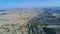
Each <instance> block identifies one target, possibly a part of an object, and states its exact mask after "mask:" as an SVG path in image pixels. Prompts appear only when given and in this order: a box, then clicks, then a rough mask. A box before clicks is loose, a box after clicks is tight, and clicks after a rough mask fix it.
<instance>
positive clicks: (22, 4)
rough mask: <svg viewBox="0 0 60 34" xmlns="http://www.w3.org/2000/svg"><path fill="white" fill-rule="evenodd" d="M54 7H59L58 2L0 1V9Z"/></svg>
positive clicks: (39, 0)
mask: <svg viewBox="0 0 60 34" xmlns="http://www.w3.org/2000/svg"><path fill="white" fill-rule="evenodd" d="M55 6H57V7H58V6H60V0H0V8H18V7H20V8H22V7H55Z"/></svg>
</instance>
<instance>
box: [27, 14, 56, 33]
mask: <svg viewBox="0 0 60 34" xmlns="http://www.w3.org/2000/svg"><path fill="white" fill-rule="evenodd" d="M44 20H45V19H44V17H43V16H42V15H41V14H39V15H37V16H35V17H34V18H32V19H31V20H30V21H29V22H28V28H29V31H28V34H50V33H51V34H56V32H54V31H52V30H53V28H45V27H41V26H43V25H45V26H47V25H46V24H47V23H46V21H44Z"/></svg>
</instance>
